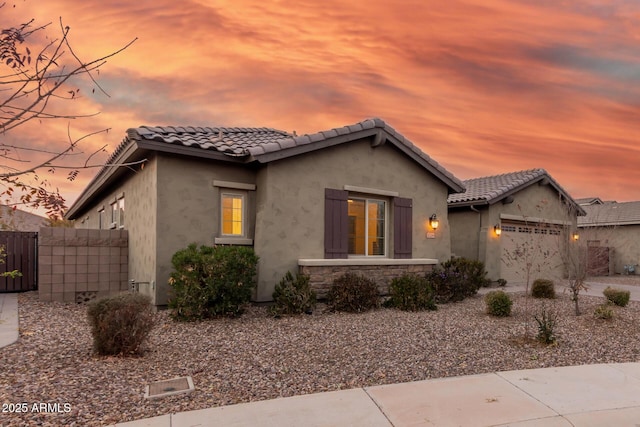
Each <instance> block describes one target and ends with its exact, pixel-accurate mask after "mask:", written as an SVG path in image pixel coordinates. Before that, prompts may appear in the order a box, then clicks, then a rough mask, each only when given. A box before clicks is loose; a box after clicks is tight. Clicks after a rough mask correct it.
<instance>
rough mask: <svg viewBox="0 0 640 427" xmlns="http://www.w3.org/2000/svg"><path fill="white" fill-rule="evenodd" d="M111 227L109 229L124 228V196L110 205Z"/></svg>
mask: <svg viewBox="0 0 640 427" xmlns="http://www.w3.org/2000/svg"><path fill="white" fill-rule="evenodd" d="M110 206H111V209H110V210H111V225H110V227H109V228H124V195H123V196H121V197H119V198H118V199H117V200H115V201H113V202H112V203H111V205H110Z"/></svg>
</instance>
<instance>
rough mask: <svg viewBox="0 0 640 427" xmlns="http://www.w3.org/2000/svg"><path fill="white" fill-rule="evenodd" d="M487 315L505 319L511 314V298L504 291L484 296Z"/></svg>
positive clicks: (492, 292)
mask: <svg viewBox="0 0 640 427" xmlns="http://www.w3.org/2000/svg"><path fill="white" fill-rule="evenodd" d="M484 302H485V303H486V304H487V313H489V314H490V315H492V316H497V317H507V316H509V315H510V314H511V305H512V304H513V301H512V300H511V297H510V296H509V295H507V294H506V293H505V292H504V291H491V292H489V293H487V294H486V295H485V296H484Z"/></svg>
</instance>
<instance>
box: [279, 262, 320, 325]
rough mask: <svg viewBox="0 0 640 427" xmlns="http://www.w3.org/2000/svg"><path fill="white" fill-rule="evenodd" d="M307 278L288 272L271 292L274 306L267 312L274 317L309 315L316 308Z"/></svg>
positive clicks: (314, 294) (314, 297) (313, 294)
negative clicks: (294, 275)
mask: <svg viewBox="0 0 640 427" xmlns="http://www.w3.org/2000/svg"><path fill="white" fill-rule="evenodd" d="M309 279H310V278H309V276H307V275H304V274H296V277H295V279H294V277H293V275H292V274H291V272H290V271H287V274H285V276H284V277H283V278H282V280H280V283H278V284H277V285H276V287H275V290H274V291H273V294H272V296H273V302H274V305H272V306H271V307H269V311H270V312H271V313H272V314H273V315H275V316H280V315H283V314H301V313H310V312H312V311H313V309H314V308H315V306H316V293H315V291H314V290H313V289H311V285H310V284H309Z"/></svg>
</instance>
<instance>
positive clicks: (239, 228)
mask: <svg viewBox="0 0 640 427" xmlns="http://www.w3.org/2000/svg"><path fill="white" fill-rule="evenodd" d="M222 234H223V235H225V236H243V235H244V196H243V195H242V194H229V193H224V194H222Z"/></svg>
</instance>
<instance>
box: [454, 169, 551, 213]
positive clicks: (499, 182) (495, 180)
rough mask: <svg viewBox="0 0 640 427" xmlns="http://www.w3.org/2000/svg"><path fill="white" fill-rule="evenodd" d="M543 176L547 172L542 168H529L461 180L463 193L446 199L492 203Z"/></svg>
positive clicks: (458, 201)
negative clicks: (464, 188) (464, 189)
mask: <svg viewBox="0 0 640 427" xmlns="http://www.w3.org/2000/svg"><path fill="white" fill-rule="evenodd" d="M545 176H548V174H547V171H545V170H544V169H530V170H525V171H518V172H510V173H505V174H502V175H494V176H485V177H481V178H473V179H467V180H465V181H463V183H464V186H465V187H466V189H467V190H466V191H465V192H464V193H454V194H450V195H449V198H448V200H447V201H448V202H449V203H461V202H484V203H489V204H492V203H495V202H497V201H499V200H501V199H502V198H504V197H506V196H507V195H509V194H511V193H513V192H514V191H513V190H517V189H520V188H523V187H525V186H526V185H527V184H530V183H532V182H534V181H538V180H540V179H542V178H543V177H545Z"/></svg>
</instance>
